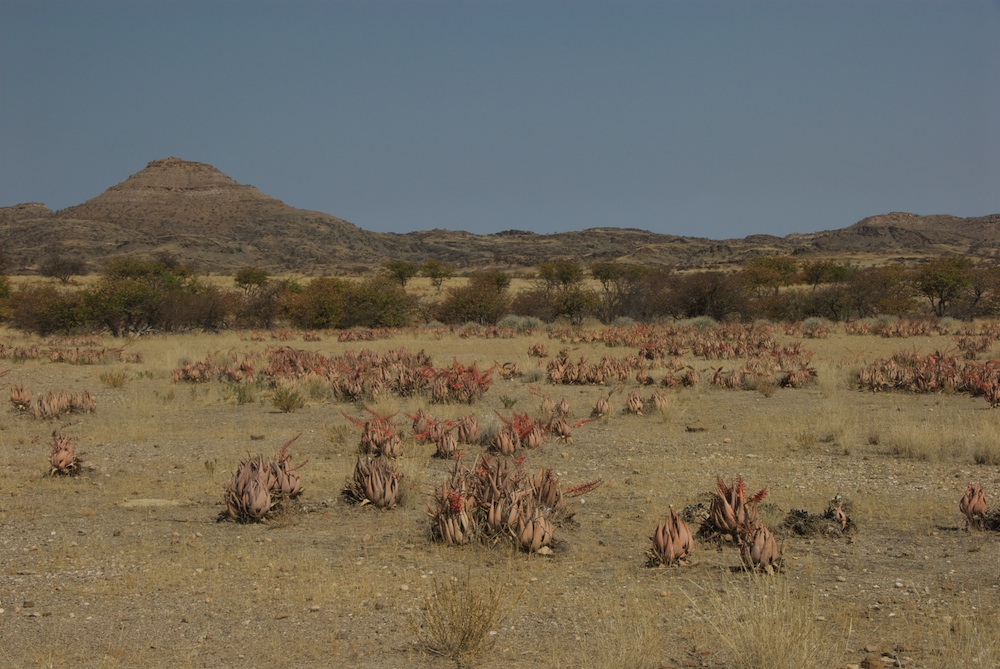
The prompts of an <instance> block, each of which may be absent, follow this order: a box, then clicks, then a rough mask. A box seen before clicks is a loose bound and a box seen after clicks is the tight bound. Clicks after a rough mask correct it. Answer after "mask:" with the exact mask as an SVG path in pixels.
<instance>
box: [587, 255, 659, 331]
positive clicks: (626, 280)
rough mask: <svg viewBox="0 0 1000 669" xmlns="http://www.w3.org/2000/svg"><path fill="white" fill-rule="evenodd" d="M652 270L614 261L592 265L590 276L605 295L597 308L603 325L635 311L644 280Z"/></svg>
mask: <svg viewBox="0 0 1000 669" xmlns="http://www.w3.org/2000/svg"><path fill="white" fill-rule="evenodd" d="M650 272H651V270H650V269H649V268H648V267H643V266H642V265H629V264H626V263H621V262H616V261H613V260H607V261H599V262H595V263H591V265H590V275H591V276H592V277H593V278H594V279H596V280H597V281H599V282H600V284H601V288H602V290H603V293H602V294H601V296H600V300H599V304H598V306H597V308H596V309H597V316H598V318H600V319H601V322H602V323H611V322H613V321H614V320H615V319H616V318H618V317H620V316H624V315H626V313H628V312H629V310H630V309H633V308H634V307H635V306H637V305H636V302H637V301H638V299H639V296H640V293H641V290H640V288H641V286H642V279H643V278H644V277H646V276H649V274H650Z"/></svg>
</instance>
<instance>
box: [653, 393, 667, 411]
mask: <svg viewBox="0 0 1000 669" xmlns="http://www.w3.org/2000/svg"><path fill="white" fill-rule="evenodd" d="M667 397H668V395H667V394H666V393H663V392H660V391H659V390H654V391H653V394H652V395H651V396H650V398H649V401H650V402H652V403H653V406H654V407H656V410H657V411H665V410H666V408H667V407H668V406H670V400H668V399H667Z"/></svg>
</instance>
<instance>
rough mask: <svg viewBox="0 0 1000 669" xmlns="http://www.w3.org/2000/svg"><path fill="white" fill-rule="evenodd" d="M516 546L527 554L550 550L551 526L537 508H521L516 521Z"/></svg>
mask: <svg viewBox="0 0 1000 669" xmlns="http://www.w3.org/2000/svg"><path fill="white" fill-rule="evenodd" d="M517 526H518V527H517V538H518V545H519V546H520V547H521V549H522V550H525V551H527V552H528V553H539V552H545V551H549V550H551V549H550V548H549V544H551V543H552V524H551V523H550V522H549V521H548V519H547V518H546V517H545V514H544V513H543V512H542V510H541V509H538V508H530V507H529V508H522V510H521V517H520V518H518V521H517Z"/></svg>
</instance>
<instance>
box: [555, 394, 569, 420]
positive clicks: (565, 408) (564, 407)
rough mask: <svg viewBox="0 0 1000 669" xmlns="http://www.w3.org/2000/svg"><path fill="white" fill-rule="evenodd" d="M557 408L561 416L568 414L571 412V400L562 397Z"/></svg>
mask: <svg viewBox="0 0 1000 669" xmlns="http://www.w3.org/2000/svg"><path fill="white" fill-rule="evenodd" d="M556 409H557V410H558V411H559V415H560V416H568V415H569V412H570V408H569V401H568V400H567V399H566V398H565V397H564V398H562V399H561V400H559V406H558V407H556Z"/></svg>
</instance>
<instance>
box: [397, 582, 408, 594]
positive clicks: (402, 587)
mask: <svg viewBox="0 0 1000 669" xmlns="http://www.w3.org/2000/svg"><path fill="white" fill-rule="evenodd" d="M399 589H400V590H402V591H403V592H406V591H407V590H409V589H410V586H408V585H407V584H405V583H404V584H403V585H401V586H399Z"/></svg>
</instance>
